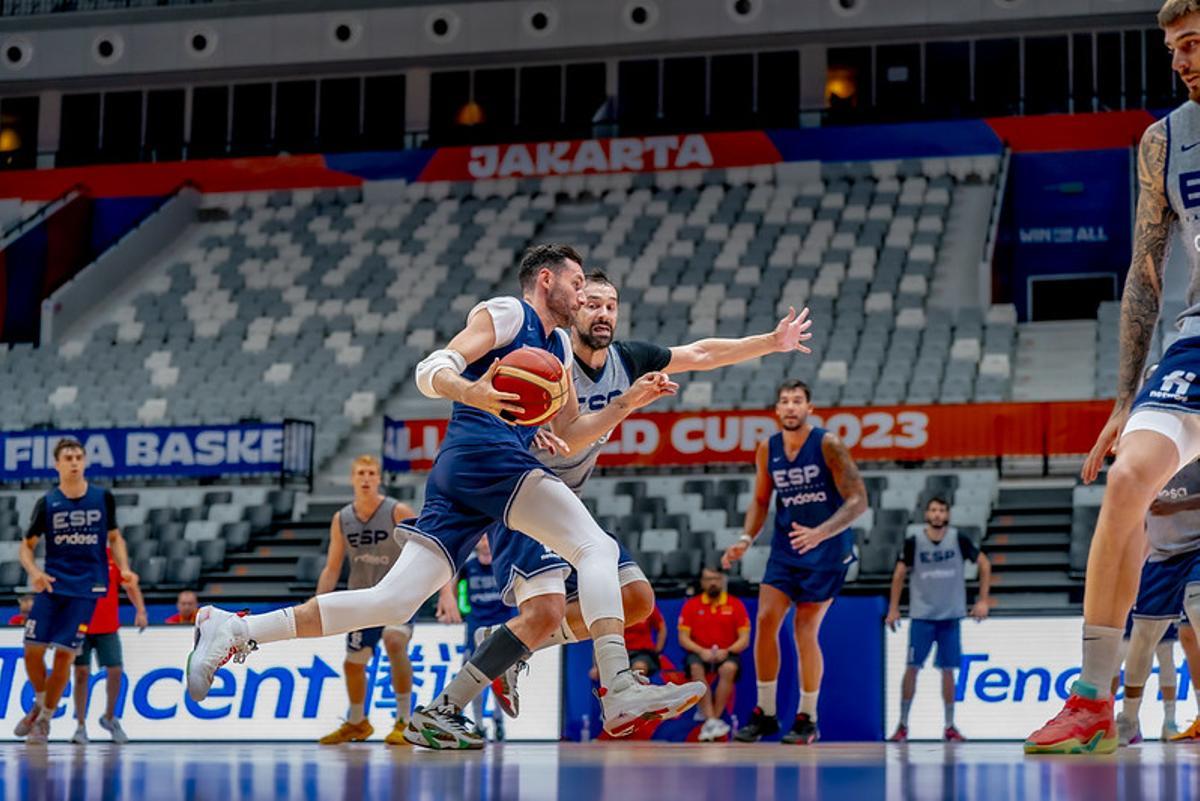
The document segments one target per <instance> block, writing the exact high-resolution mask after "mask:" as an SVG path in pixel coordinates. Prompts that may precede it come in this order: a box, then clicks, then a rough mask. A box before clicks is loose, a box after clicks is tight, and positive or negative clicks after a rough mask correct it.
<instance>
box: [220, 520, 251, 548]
mask: <svg viewBox="0 0 1200 801" xmlns="http://www.w3.org/2000/svg"><path fill="white" fill-rule="evenodd" d="M221 540H222V541H224V543H225V550H226V551H241V550H244V549H245V548H246V546H247V545H249V544H250V524H249V523H248V522H246V521H245V520H242V521H239V522H237V523H225V524H224V525H222V526H221Z"/></svg>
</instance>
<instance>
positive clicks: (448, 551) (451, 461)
mask: <svg viewBox="0 0 1200 801" xmlns="http://www.w3.org/2000/svg"><path fill="white" fill-rule="evenodd" d="M535 470H538V471H541V472H543V473H547V474H548V475H549V472H548V471H547V470H546V467H545V465H543V464H542V463H541V462H539V461H538V460H537V459H535V458H534V457H533V455H532V454H531V453H530V452H529V451H523V450H518V449H517V448H513V447H497V448H494V449H491V450H486V451H481V450H476V449H472V448H451V449H450V450H444V451H442V452H441V453H439V454H438V455H437V460H436V461H435V462H434V463H433V470H432V471H430V473H429V479H428V480H427V481H426V482H425V503H424V505H423V506H422V507H421V515H420V517H418V518H417V520H416V522H415V523H412V524H407V523H401V524H400V527H401V528H403V529H404V530H405V531H406V532H408V533H409V534H412V535H414V536H417V537H421V538H423V539H425V540H427V541H429V542H432V543H433V544H434V545H435V546H437V548H438V550H440V551H441V552H442V554H443V555H444V556H445V557H446V560H447V561H448V562H449V563H450V569H451V571H452V572H453V573H455V574H457V573H458V571H459V570H461V569H462V566H463V564H464V563H465V562H466V561H467V557H469V556H470V555H471V551H472V550H474V548H475V544H476V543H477V542H479V538H480V537H482V536H483V534H484V533H485V531H486V530H487V529H488V527H490V526H491V525H492V524H493V523H495V522H497V521H499V522H501V523H503V522H505V521H506V520H507V519H508V507H509V504H510V503H511V502H512V499H513V496H515V495H516V493H517V490H518V489H520V487H521V484H522V482H524V481H525V478H526V477H527V476H528V475H529V474H530V473H532V472H533V471H535ZM496 546H497V543H494V542H493V543H492V548H493V551H494V550H495V548H496ZM539 547H540V546H539Z"/></svg>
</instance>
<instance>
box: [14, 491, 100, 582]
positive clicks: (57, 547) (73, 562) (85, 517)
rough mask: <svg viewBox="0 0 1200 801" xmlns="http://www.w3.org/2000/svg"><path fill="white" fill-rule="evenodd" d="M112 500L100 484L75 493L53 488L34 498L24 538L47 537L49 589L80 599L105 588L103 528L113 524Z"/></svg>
mask: <svg viewBox="0 0 1200 801" xmlns="http://www.w3.org/2000/svg"><path fill="white" fill-rule="evenodd" d="M116 506H117V504H116V501H115V499H114V498H113V494H112V493H111V492H109V491H108V490H106V489H103V488H101V487H93V486H91V485H89V486H88V489H87V492H85V493H84V494H83V496H82V497H80V498H68V497H67V496H66V495H63V493H62V490H60V489H57V488H56V489H53V490H50V492H47V493H46V494H45V495H43V496H42V497H41V498H39V499H38V502H37V505H36V506H34V508H33V519H32V520H30V522H29V530H28V531H27V532H26V534H25V536H26V537H44V538H45V539H46V564H45V568H44V569H45V571H46V572H47V573H49V574H50V575H51V576H54V578H55V582H54V594H55V595H64V596H71V597H79V598H91V597H99V596H102V595H104V594H105V593H107V592H108V553H107V548H108V532H109V531H111V530H112V529H114V528H116V527H117V515H116Z"/></svg>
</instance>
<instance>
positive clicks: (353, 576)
mask: <svg viewBox="0 0 1200 801" xmlns="http://www.w3.org/2000/svg"><path fill="white" fill-rule="evenodd" d="M379 501H380V503H379V506H377V507H376V508H375V511H374V512H373V513H372V514H371V517H370V518H368V519H367V520H359V519H358V514H357V513H356V512H355V511H354V504H353V503H348V504H346V505H345V506H343V507H342V508H341V511H339V512H338V522H339V523H341V527H342V539H343V540H345V543H346V553H347V554H348V555H349V556H350V578H349V579H348V580H347V581H346V587H347V588H348V589H351V590H360V589H363V588H365V587H374V586H375V585H376V584H378V583H379V580H380V579H381V578H383V577H384V574H386V573H387V572H388V571H389V570H391V569H392V565H394V564H396V560H397V559H398V558H399V557H400V550H401V549H402V548H403V547H404V544H405V543H406V542H407V541H408V535H407V534H406V533H405V532H404V530H403V529H400V528H396V523H395V510H396V505H397V503H398V501H396V499H394V498H384V497H380V499H379Z"/></svg>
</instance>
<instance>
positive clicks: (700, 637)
mask: <svg viewBox="0 0 1200 801" xmlns="http://www.w3.org/2000/svg"><path fill="white" fill-rule="evenodd" d="M700 590H701V592H700V594H699V595H696V596H694V597H692V598H689V599H688V600H687V602H686V603H685V604H684V605H683V609H682V610H680V612H679V644H680V645H681V646H682V647H683V650H685V651H687V671H688V677H689V678H691V679H692V680H694V681H705V682H707V681H711V676H713V675H714V674H715V675H716V677H717V688H716V691H715V692H714V691H712V690H710V691H709V692H708V693H707V694H706V695H705V696H704V698H702V699H701V700H700V711H701V712H702V713H703V714H704V718H705V720H704V726H703V728H701V730H700V738H699V739H700V740H701V741H712V740H717V739H720V738H721V737H724V736H725V735H727V734H729V724H728V723H726V722H725V721H724V720H722V719H721V715H722V714H723V712H724V709H725V706H726V705H727V704H728V703H729V697H730V695H731V694H732V693H733V685H734V682H736V681H737V677H738V672H739V670H740V669H741V653H742V651H745V650H746V648H747V647H748V646H749V645H750V616H749V615H748V614H747V613H746V607H745V605H743V604H742V602H741V601H740V600H738V599H737V598H734V597H732V596H730V595H729V594H728V593H727V592H726V591H725V574H724V573H723V572H722V571H721V569H720V568H719V567H705V568H704V570H703V571H702V572H701V574H700Z"/></svg>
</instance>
